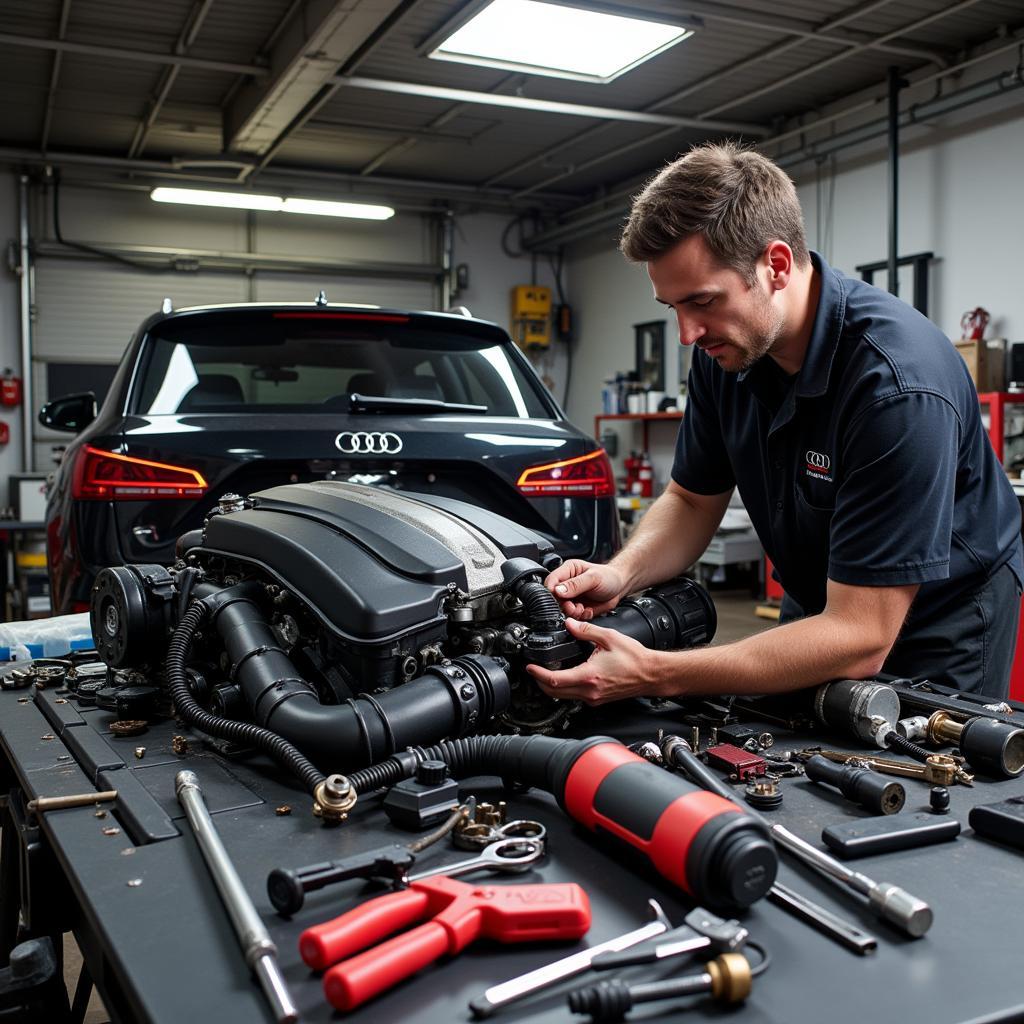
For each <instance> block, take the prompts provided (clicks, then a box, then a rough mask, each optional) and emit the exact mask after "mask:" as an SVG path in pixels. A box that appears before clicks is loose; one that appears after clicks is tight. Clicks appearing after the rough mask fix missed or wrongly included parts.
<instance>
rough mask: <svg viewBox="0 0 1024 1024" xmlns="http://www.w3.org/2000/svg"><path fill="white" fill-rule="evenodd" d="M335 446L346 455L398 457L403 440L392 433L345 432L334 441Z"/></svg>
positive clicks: (372, 431)
mask: <svg viewBox="0 0 1024 1024" xmlns="http://www.w3.org/2000/svg"><path fill="white" fill-rule="evenodd" d="M334 445H335V447H336V448H337V449H338V451H340V452H344V453H345V454H346V455H397V454H398V453H399V452H400V451H401V450H402V439H401V438H400V437H399V436H398V435H397V434H392V433H391V432H390V431H386V432H382V431H380V430H370V431H367V430H345V431H343V432H342V433H340V434H339V435H338V436H337V437H336V438H335V439H334Z"/></svg>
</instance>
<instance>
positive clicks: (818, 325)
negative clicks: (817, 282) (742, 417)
mask: <svg viewBox="0 0 1024 1024" xmlns="http://www.w3.org/2000/svg"><path fill="white" fill-rule="evenodd" d="M811 263H812V264H813V265H814V269H815V270H817V271H818V272H819V274H820V277H821V292H820V294H819V296H818V309H817V311H816V312H815V314H814V325H813V327H812V328H811V337H810V340H809V341H808V343H807V352H806V353H805V354H804V362H803V366H801V367H800V372H799V374H798V375H797V379H796V394H797V397H798V398H817V397H820V396H821V395H823V394H825V392H826V391H827V390H828V381H829V375H830V374H831V372H832V362H833V360H834V358H835V354H836V349H837V348H838V346H839V336H840V334H841V333H842V327H843V318H844V316H845V315H846V288H845V287H844V285H843V279H842V277H841V276H840V274H839V273H837V272H836V271H835V270H833V269H832V268H831V267H830V266H829V265H828V263H826V262H825V258H824V257H823V256H822V255H821V254H820V253H816V252H813V251H812V252H811ZM770 358H771V357H770V356H764V357H762V358H761V359H759V360H758V361H757V362H756V363H754V365H753V366H751V367H750V368H749V369H747V370H744V371H743V372H742V373H740V374H738V378H737V379H739V380H746V379H747V378H748V376H750V374H753V377H751V379H750V384H751V385H756V381H757V378H758V377H759V376H760V374H761V373H762V372H763V370H764V369H765V368H763V367H762V368H760V369H759V367H760V364H761V363H763V362H765V360H767V359H770Z"/></svg>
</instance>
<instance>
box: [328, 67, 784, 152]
mask: <svg viewBox="0 0 1024 1024" xmlns="http://www.w3.org/2000/svg"><path fill="white" fill-rule="evenodd" d="M332 81H333V82H336V83H337V84H338V85H339V86H344V87H346V88H350V89H368V90H370V91H373V92H388V93H398V94H399V95H402V96H426V97H428V98H431V99H439V100H452V101H454V102H457V103H476V104H479V105H481V106H485V107H511V108H513V109H515V110H538V111H542V112H544V113H548V114H568V115H570V116H574V117H597V118H601V119H603V120H606V121H629V122H631V123H634V124H659V125H669V124H670V125H675V126H676V127H678V128H694V127H700V128H710V129H712V130H714V131H723V132H743V133H744V134H746V135H754V136H757V137H758V138H760V137H761V136H763V135H767V134H768V129H767V128H765V126H764V125H762V124H755V123H753V122H750V121H717V120H708V119H704V118H697V117H676V116H674V115H671V114H646V113H644V112H643V111H642V110H624V109H622V108H620V107H593V106H589V105H586V104H582V103H561V102H559V101H557V100H541V99H533V98H531V97H529V96H503V95H501V94H499V93H493V92H477V91H475V90H473V89H449V88H447V87H445V86H439V85H424V84H422V83H418V82H398V81H395V80H393V79H389V78H367V77H365V76H363V75H350V76H349V77H338V78H335V79H332Z"/></svg>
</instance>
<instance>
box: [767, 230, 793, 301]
mask: <svg viewBox="0 0 1024 1024" xmlns="http://www.w3.org/2000/svg"><path fill="white" fill-rule="evenodd" d="M763 259H764V262H765V266H766V268H767V271H768V287H769V288H770V289H771V290H772V291H781V290H782V289H783V288H785V287H786V285H788V284H789V280H790V278H791V277H792V275H793V262H794V261H793V250H792V249H790V247H789V246H788V245H787V244H786V243H785V242H783V241H782V240H781V239H778V238H777V239H775V241H773V242H769V243H768V245H767V246H766V247H765V250H764V257H763Z"/></svg>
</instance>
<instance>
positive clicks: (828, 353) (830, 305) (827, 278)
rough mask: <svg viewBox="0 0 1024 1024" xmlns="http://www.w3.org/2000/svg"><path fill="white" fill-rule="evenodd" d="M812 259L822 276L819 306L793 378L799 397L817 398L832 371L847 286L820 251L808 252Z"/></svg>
mask: <svg viewBox="0 0 1024 1024" xmlns="http://www.w3.org/2000/svg"><path fill="white" fill-rule="evenodd" d="M811 262H812V263H813V264H814V269H815V270H817V271H818V272H819V274H820V276H821V294H820V295H819V296H818V309H817V312H816V313H815V314H814V326H813V327H812V328H811V338H810V341H809V342H808V343H807V352H806V354H805V355H804V364H803V366H801V367H800V374H799V376H798V377H797V381H796V393H797V397H799V398H817V397H819V396H821V395H823V394H825V392H826V391H827V390H828V379H829V374H830V373H831V372H832V363H833V361H834V359H835V355H836V349H837V348H838V347H839V336H840V335H841V334H842V330H843V318H844V317H845V315H846V288H845V287H844V285H843V279H842V277H841V276H840V275H839V274H838V273H837V272H836V271H834V270H833V269H832V268H831V267H830V266H829V265H828V264H827V263H826V262H825V258H824V257H823V256H821V255H820V254H819V253H816V252H812V253H811Z"/></svg>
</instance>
